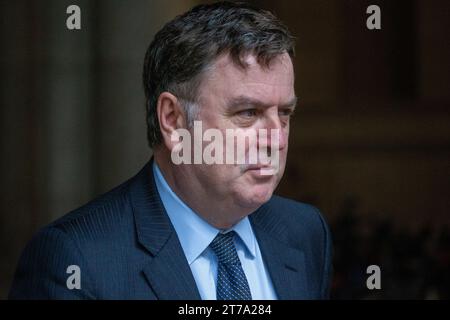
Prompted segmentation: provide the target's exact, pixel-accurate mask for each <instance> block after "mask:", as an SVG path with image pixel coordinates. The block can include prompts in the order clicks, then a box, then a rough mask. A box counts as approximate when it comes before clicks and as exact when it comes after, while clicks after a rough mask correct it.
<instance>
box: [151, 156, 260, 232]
mask: <svg viewBox="0 0 450 320" xmlns="http://www.w3.org/2000/svg"><path fill="white" fill-rule="evenodd" d="M154 161H155V162H156V164H157V165H158V168H159V170H160V171H161V173H162V175H163V177H164V179H165V180H166V182H167V184H168V185H169V187H170V188H171V189H172V191H173V192H174V193H175V194H176V195H177V196H178V197H179V198H180V199H181V200H182V201H183V202H184V203H185V204H186V205H187V206H188V207H190V208H191V209H192V210H193V211H194V212H195V213H196V214H198V215H199V216H200V217H201V218H203V219H204V220H206V221H207V222H208V223H209V224H210V225H212V226H214V227H216V228H218V229H229V228H231V227H232V226H234V225H235V224H237V223H238V222H239V221H241V220H242V219H243V218H245V217H246V216H248V215H249V214H250V213H252V212H253V211H254V210H256V208H255V209H249V208H242V207H239V206H237V205H236V204H235V203H234V202H232V201H230V199H225V200H222V201H218V200H216V199H213V198H211V197H207V198H206V199H205V198H202V196H201V195H203V196H204V195H205V194H208V192H207V191H208V190H204V188H203V187H202V186H201V185H200V183H199V181H198V180H197V179H196V178H195V177H188V176H186V175H185V173H184V172H183V170H182V168H180V167H179V166H176V165H174V164H172V163H171V159H170V155H169V156H167V154H166V153H165V152H163V151H159V152H157V151H155V152H154ZM175 177H179V178H178V179H175ZM230 213H232V214H230Z"/></svg>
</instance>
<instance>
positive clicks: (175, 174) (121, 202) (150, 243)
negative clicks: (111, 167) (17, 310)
mask: <svg viewBox="0 0 450 320" xmlns="http://www.w3.org/2000/svg"><path fill="white" fill-rule="evenodd" d="M293 54H294V44H293V40H292V37H291V35H290V34H289V32H288V30H287V29H286V27H285V26H284V25H283V24H281V23H280V22H279V21H278V20H277V19H276V18H275V17H274V16H273V15H271V14H270V13H268V12H266V11H263V10H259V9H254V8H251V7H249V6H247V5H244V4H233V3H216V4H212V5H201V6H197V7H195V8H193V9H192V10H191V11H189V12H187V13H185V14H184V15H182V16H179V17H177V18H175V19H174V20H173V21H171V22H169V23H168V24H167V25H166V26H164V27H163V29H162V30H160V31H159V32H158V33H157V34H156V36H155V38H154V40H153V42H152V43H151V45H150V47H149V49H148V51H147V54H146V57H145V63H144V77H143V80H144V87H145V92H146V97H147V124H148V140H149V144H150V146H151V147H152V148H153V152H154V157H153V158H152V159H151V160H150V162H149V163H148V164H147V165H146V166H145V167H144V168H143V169H142V170H141V171H140V172H139V173H138V174H137V175H136V176H135V177H133V178H131V179H130V180H129V181H127V182H125V183H124V184H122V185H120V186H119V187H117V188H115V189H114V190H112V191H110V192H108V193H106V194H105V195H103V196H101V197H99V198H98V199H95V200H94V201H92V202H90V203H89V204H87V205H85V206H83V207H81V208H79V209H77V210H75V211H73V212H71V213H69V214H68V215H66V216H64V217H63V218H61V219H59V220H57V221H56V222H54V223H52V224H51V225H49V226H47V227H46V228H44V229H43V230H41V231H40V232H39V233H38V234H37V235H36V236H35V238H34V239H33V240H32V241H31V242H30V244H29V245H28V247H27V248H26V249H25V251H24V253H23V255H22V257H21V260H20V262H19V266H18V269H17V272H16V275H15V280H14V283H13V286H12V288H11V292H10V297H11V298H19V299H20V298H38V299H39V298H44V299H48V298H50V299H236V300H238V299H323V298H327V297H328V291H329V284H330V273H331V239H330V234H329V232H328V228H327V225H326V223H325V222H324V220H323V219H322V217H321V215H320V213H319V212H318V210H317V209H315V208H314V207H312V206H310V205H306V204H302V203H298V202H295V201H292V200H288V199H283V198H281V197H277V196H273V195H272V193H273V191H274V189H275V188H276V186H277V185H278V183H279V181H280V179H281V177H282V175H283V171H284V166H285V162H286V156H287V149H288V135H289V120H290V115H291V114H292V112H293V110H294V108H295V104H296V97H295V92H294V72H293V65H292V58H293ZM196 121H198V122H196ZM194 123H201V125H202V130H203V131H204V132H206V131H207V130H208V129H214V130H216V131H214V132H215V133H216V134H219V135H220V134H223V135H224V136H225V135H226V134H227V130H231V131H232V132H234V133H236V136H235V137H233V141H235V138H236V139H237V138H239V136H240V135H245V134H247V133H248V132H257V133H258V134H257V136H256V140H251V139H248V140H245V143H244V147H245V148H244V150H245V152H244V160H243V162H240V163H238V162H232V163H223V162H219V161H216V162H213V163H206V161H205V159H200V160H201V161H198V159H197V160H196V161H194V163H191V164H189V160H191V159H192V157H191V155H189V154H187V153H188V151H189V149H186V150H184V151H183V152H182V153H183V154H182V156H183V157H185V159H188V161H187V162H184V163H175V161H174V159H175V158H176V154H177V152H179V151H180V150H179V149H180V140H178V139H176V137H179V136H180V133H183V132H184V133H186V132H188V133H189V134H190V135H191V136H193V137H194V139H193V141H192V143H193V144H194V145H195V144H196V143H200V144H201V147H204V146H206V143H205V141H203V140H204V136H202V135H200V136H199V135H198V134H196V133H195V132H194V131H195V130H194V129H195V125H194ZM261 129H264V130H270V131H271V132H275V133H276V135H271V134H269V133H267V135H265V137H266V139H265V140H264V139H263V136H264V135H263V134H261V133H260V132H261V131H260V130H261ZM183 130H184V131H183ZM233 130H234V131H233ZM203 131H202V132H203ZM177 134H178V135H177ZM174 137H175V138H174ZM223 143H224V142H223ZM216 146H217V149H215V151H214V152H211V153H210V155H213V156H215V157H217V156H220V155H221V154H224V155H225V156H226V155H227V154H228V152H230V149H227V148H226V149H225V151H223V150H222V151H221V149H220V147H222V144H221V143H219V144H217V145H216ZM255 146H256V147H257V149H258V150H260V149H261V150H262V149H265V150H266V151H267V154H266V155H270V156H272V155H274V154H277V155H278V158H276V159H277V161H272V162H266V163H263V162H262V161H259V160H258V161H256V162H255V163H251V162H250V161H249V159H250V158H249V153H250V149H251V148H252V147H255ZM194 148H195V147H194ZM233 150H234V145H233ZM205 154H207V153H203V155H205ZM258 154H259V153H258ZM261 154H263V153H261ZM178 155H180V154H178ZM186 156H187V157H186ZM261 159H262V158H261ZM271 159H272V158H271ZM272 160H273V159H272ZM267 168H271V169H273V170H271V171H270V170H269V172H268V173H267V172H266V173H265V174H263V171H262V170H263V169H267ZM68 268H69V269H68ZM75 276H77V278H76V277H75Z"/></svg>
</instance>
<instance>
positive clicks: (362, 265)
mask: <svg viewBox="0 0 450 320" xmlns="http://www.w3.org/2000/svg"><path fill="white" fill-rule="evenodd" d="M201 2H202V1H196V0H178V1H175V0H172V1H166V0H156V1H153V0H148V1H144V0H130V1H124V0H89V1H88V0H84V1H83V0H74V1H72V0H71V1H66V0H47V1H42V0H37V1H23V0H22V1H13V0H3V1H0V15H1V28H0V34H1V44H2V50H1V62H0V67H1V76H0V79H1V80H0V81H1V89H0V98H1V100H0V103H1V113H0V121H1V123H0V130H1V134H0V141H1V144H0V148H1V157H0V174H1V181H0V199H1V201H0V298H6V297H7V292H8V289H9V286H10V284H11V280H12V276H13V273H14V269H15V266H16V264H17V260H18V258H19V255H20V253H21V251H22V250H23V248H24V246H25V244H26V242H27V241H29V240H30V238H31V236H32V235H33V233H35V232H36V231H37V230H38V229H39V228H41V227H42V226H44V225H45V224H47V223H49V222H51V221H52V220H54V219H56V218H58V217H60V216H61V215H63V214H65V213H67V212H69V211H70V210H72V209H75V208H77V207H79V206H80V205H82V204H84V203H86V202H87V201H89V200H90V199H92V198H93V197H95V196H96V195H99V194H101V193H104V192H106V191H108V190H109V189H111V188H112V187H114V186H116V185H118V184H119V183H121V182H123V181H124V180H126V179H128V178H129V177H131V176H132V175H134V174H135V173H136V172H137V171H138V170H139V169H140V168H141V167H142V166H143V165H144V164H145V163H146V162H147V161H148V159H149V158H150V156H151V150H150V149H149V148H148V147H147V143H146V133H145V131H146V129H145V112H144V93H143V89H142V84H141V72H142V71H141V70H142V65H143V58H144V54H145V50H146V48H147V46H148V45H149V43H150V42H151V40H152V37H153V35H154V34H155V32H156V31H157V30H159V29H160V28H161V27H162V26H163V24H164V23H165V22H167V21H169V20H170V19H172V18H173V17H174V16H175V15H177V14H180V13H182V12H184V11H186V10H187V9H189V8H190V7H192V6H193V5H195V4H198V3H201ZM251 2H252V3H253V4H256V5H258V6H260V7H263V8H265V9H269V10H271V11H272V12H274V13H275V14H276V15H277V16H278V17H279V18H281V19H282V20H283V21H284V22H285V23H286V24H287V25H288V27H289V28H290V29H291V31H292V32H293V34H294V35H295V36H296V37H297V47H296V51H297V56H296V60H295V68H296V90H297V95H298V96H299V97H300V104H299V108H298V111H296V114H295V116H294V118H293V120H292V124H291V125H292V129H291V130H292V131H291V132H292V133H291V138H290V151H289V157H288V165H287V169H286V170H287V171H286V173H285V177H284V179H283V181H282V183H281V184H280V186H279V188H278V193H279V194H281V195H285V196H288V197H291V198H294V199H296V200H298V201H303V202H309V203H312V204H314V205H315V206H317V207H319V208H320V209H321V211H322V212H323V214H324V216H325V218H326V219H327V220H328V222H329V224H330V226H331V230H332V234H333V238H334V246H335V258H334V268H335V274H334V281H333V287H332V297H333V298H335V299H449V298H450V290H449V289H450V231H449V225H450V219H449V214H450V197H449V191H450V179H449V177H450V170H449V169H450V167H449V165H450V161H449V160H450V126H449V125H450V61H449V57H450V37H449V30H450V2H448V1H445V0H435V1H426V0H410V1H407V0H404V1H402V0H397V1H388V0H386V1H379V0H374V1H364V0H361V1H357V0H321V1H317V0H315V1H306V0H305V1H289V0H277V1H251ZM71 4H76V5H78V6H79V7H80V8H81V30H77V31H71V30H68V29H67V28H66V19H67V17H68V14H66V8H67V7H68V6H69V5H71ZM371 4H377V5H378V6H380V8H381V27H382V29H381V30H368V29H367V28H366V19H367V17H368V16H369V15H368V14H366V8H367V7H368V6H369V5H371ZM371 264H375V265H378V266H380V269H381V287H382V288H381V290H368V289H367V287H366V279H367V277H368V275H367V274H366V268H367V267H368V266H369V265H371Z"/></svg>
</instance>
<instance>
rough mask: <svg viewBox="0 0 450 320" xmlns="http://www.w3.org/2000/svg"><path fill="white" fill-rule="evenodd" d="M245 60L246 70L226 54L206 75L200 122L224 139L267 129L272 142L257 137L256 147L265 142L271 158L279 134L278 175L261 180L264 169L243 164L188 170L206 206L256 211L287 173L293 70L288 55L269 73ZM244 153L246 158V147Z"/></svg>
mask: <svg viewBox="0 0 450 320" xmlns="http://www.w3.org/2000/svg"><path fill="white" fill-rule="evenodd" d="M245 61H246V63H247V64H248V66H247V68H246V69H242V68H240V67H239V66H236V65H235V64H234V63H233V62H232V61H231V59H230V57H229V56H228V55H225V56H221V57H220V58H218V60H217V61H216V62H215V64H214V66H213V68H212V69H211V70H209V71H207V72H206V74H205V78H204V81H202V84H201V86H200V88H199V92H198V94H199V107H200V112H199V117H198V120H200V121H202V126H203V131H205V130H207V129H209V128H215V129H219V130H220V131H221V132H222V133H223V137H225V136H226V130H227V129H243V130H244V131H245V130H255V131H256V132H257V133H258V132H260V130H259V129H265V130H267V137H268V139H267V140H265V139H264V141H263V140H261V137H260V136H258V139H257V148H261V147H262V146H263V144H264V142H265V141H266V145H265V147H267V149H269V150H270V151H271V153H272V154H273V152H274V148H275V142H274V141H272V140H271V139H270V137H271V129H279V141H278V148H277V150H278V151H279V165H278V170H275V173H274V174H270V175H262V174H261V170H260V168H261V165H253V166H250V165H245V164H244V165H242V164H212V165H207V164H198V165H189V166H188V168H189V169H188V170H190V171H191V172H190V175H191V176H192V175H193V176H195V177H196V179H197V180H198V181H199V183H200V184H201V185H202V189H204V190H205V194H204V197H205V201H207V199H210V197H213V198H214V199H216V200H219V201H220V200H222V199H224V200H225V201H227V200H228V201H233V202H234V203H235V204H237V205H239V206H240V207H244V208H249V209H256V208H257V207H259V206H260V205H262V204H263V203H265V202H266V201H268V200H269V199H270V197H271V196H272V193H273V191H274V189H275V188H276V186H277V185H278V183H279V181H280V179H281V177H282V175H283V172H284V168H285V164H286V156H287V150H288V136H289V118H290V114H291V113H292V111H293V109H294V107H295V100H296V98H295V92H294V71H293V66H292V62H291V59H290V57H289V55H288V54H283V55H280V56H278V57H276V58H275V59H274V60H272V61H271V64H270V67H269V68H264V67H261V66H260V65H259V64H258V63H257V61H256V59H255V57H254V56H252V55H249V56H247V58H246V59H245ZM224 144H225V142H224ZM203 145H205V143H203ZM224 149H225V148H224ZM245 150H246V153H248V150H249V145H248V143H247V144H246V149H245ZM224 159H225V158H224ZM247 160H248V157H247Z"/></svg>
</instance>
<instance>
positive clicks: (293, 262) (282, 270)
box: [250, 205, 311, 300]
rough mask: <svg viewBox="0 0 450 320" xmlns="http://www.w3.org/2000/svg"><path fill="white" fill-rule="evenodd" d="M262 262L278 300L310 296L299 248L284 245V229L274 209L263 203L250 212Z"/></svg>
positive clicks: (307, 297) (303, 261) (285, 239)
mask: <svg viewBox="0 0 450 320" xmlns="http://www.w3.org/2000/svg"><path fill="white" fill-rule="evenodd" d="M250 221H251V222H252V225H253V229H254V232H255V235H256V238H257V240H258V244H259V247H260V249H261V254H262V257H263V260H264V263H265V264H266V266H267V269H268V272H269V274H270V277H271V280H272V283H273V285H274V287H275V291H276V293H277V295H278V298H279V299H280V300H303V299H311V297H310V295H309V293H308V292H309V290H308V281H307V279H306V265H305V255H304V253H303V251H301V250H299V249H296V248H292V247H291V246H289V245H288V243H289V242H288V236H287V235H288V230H287V228H286V225H285V224H283V223H282V222H281V221H280V219H279V216H277V215H276V212H273V211H272V210H271V209H270V208H269V207H268V206H267V205H263V206H262V207H261V208H259V209H258V210H257V211H255V212H254V213H253V214H251V215H250Z"/></svg>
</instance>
